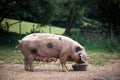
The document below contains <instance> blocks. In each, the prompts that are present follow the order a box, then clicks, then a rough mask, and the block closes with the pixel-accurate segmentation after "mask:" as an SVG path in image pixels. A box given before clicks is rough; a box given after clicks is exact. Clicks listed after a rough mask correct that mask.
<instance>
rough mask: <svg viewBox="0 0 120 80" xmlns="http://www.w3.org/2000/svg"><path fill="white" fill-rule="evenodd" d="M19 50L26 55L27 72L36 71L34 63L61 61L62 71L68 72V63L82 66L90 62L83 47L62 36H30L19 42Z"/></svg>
mask: <svg viewBox="0 0 120 80" xmlns="http://www.w3.org/2000/svg"><path fill="white" fill-rule="evenodd" d="M19 48H20V50H21V52H22V54H23V55H24V65H25V70H28V71H34V69H33V65H32V63H33V61H43V60H44V62H47V61H48V62H49V61H56V59H59V60H60V63H61V66H62V70H63V71H66V72H67V71H68V70H67V67H66V61H74V62H76V63H78V64H82V63H85V62H87V60H88V57H87V55H86V52H85V49H84V47H83V46H82V45H80V44H79V43H78V42H76V41H74V40H72V39H71V38H69V37H66V36H62V35H56V34H49V33H33V34H29V35H27V36H25V37H24V38H23V39H21V40H19ZM45 58H47V59H45Z"/></svg>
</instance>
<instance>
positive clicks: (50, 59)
mask: <svg viewBox="0 0 120 80" xmlns="http://www.w3.org/2000/svg"><path fill="white" fill-rule="evenodd" d="M34 61H39V62H40V61H41V62H52V61H54V62H56V61H57V58H54V57H52V58H48V57H40V56H36V57H34Z"/></svg>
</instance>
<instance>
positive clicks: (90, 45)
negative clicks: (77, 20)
mask: <svg viewBox="0 0 120 80" xmlns="http://www.w3.org/2000/svg"><path fill="white" fill-rule="evenodd" d="M70 37H71V38H72V39H74V40H76V41H78V42H79V43H80V44H82V45H83V46H84V47H85V48H86V50H87V51H94V52H118V53H119V52H120V46H119V45H120V38H119V36H115V37H113V38H111V37H108V36H101V37H94V38H91V37H89V36H84V35H82V34H80V33H79V32H78V31H77V30H75V32H74V31H72V34H71V36H70Z"/></svg>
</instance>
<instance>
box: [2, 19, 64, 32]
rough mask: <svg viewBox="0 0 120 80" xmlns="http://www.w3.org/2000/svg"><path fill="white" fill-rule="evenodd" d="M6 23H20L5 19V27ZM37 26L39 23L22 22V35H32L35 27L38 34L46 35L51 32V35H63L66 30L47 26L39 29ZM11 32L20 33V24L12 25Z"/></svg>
mask: <svg viewBox="0 0 120 80" xmlns="http://www.w3.org/2000/svg"><path fill="white" fill-rule="evenodd" d="M5 22H8V23H9V25H11V24H13V23H16V22H18V21H17V20H13V19H4V20H3V22H2V24H3V25H5ZM37 25H38V24H37V23H30V22H26V21H22V22H21V33H22V34H26V33H30V32H31V31H33V26H34V30H35V31H36V32H46V33H50V32H51V33H56V34H63V32H64V30H65V29H64V28H60V27H56V26H49V25H45V26H39V27H37ZM50 28H51V31H50ZM35 31H34V32H35ZM10 32H16V33H20V31H19V23H16V24H14V25H11V26H10Z"/></svg>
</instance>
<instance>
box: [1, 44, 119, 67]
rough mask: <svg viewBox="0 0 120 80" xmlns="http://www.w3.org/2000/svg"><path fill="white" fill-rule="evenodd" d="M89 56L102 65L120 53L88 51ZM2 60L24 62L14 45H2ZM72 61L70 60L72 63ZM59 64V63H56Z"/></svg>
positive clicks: (92, 61) (94, 62)
mask: <svg viewBox="0 0 120 80" xmlns="http://www.w3.org/2000/svg"><path fill="white" fill-rule="evenodd" d="M87 54H88V56H89V58H90V59H89V64H92V65H97V66H101V65H104V64H105V63H106V62H108V61H111V60H118V59H120V54H118V53H103V52H89V51H88V52H87ZM0 61H2V62H3V63H16V64H23V56H22V54H21V53H16V52H15V49H14V47H11V46H8V47H6V46H5V47H3V46H0ZM71 63H72V62H69V64H71ZM36 64H41V63H38V62H37V63H36ZM56 65H57V66H59V63H56Z"/></svg>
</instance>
